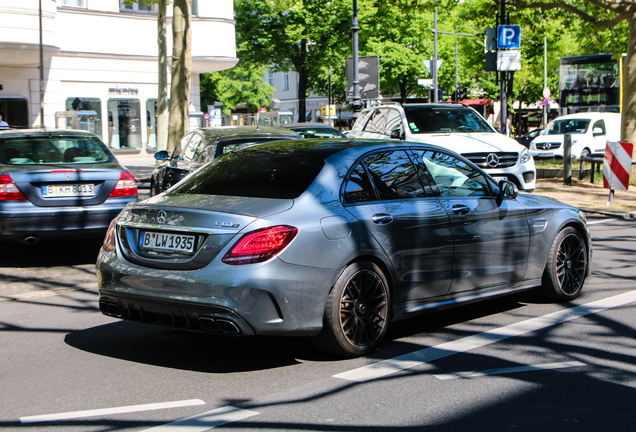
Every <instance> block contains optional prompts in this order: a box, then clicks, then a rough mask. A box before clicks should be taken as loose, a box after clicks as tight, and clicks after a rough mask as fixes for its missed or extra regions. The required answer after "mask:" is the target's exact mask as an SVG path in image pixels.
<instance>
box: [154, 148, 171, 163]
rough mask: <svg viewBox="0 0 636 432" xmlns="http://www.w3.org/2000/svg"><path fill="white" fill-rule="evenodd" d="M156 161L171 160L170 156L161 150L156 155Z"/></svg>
mask: <svg viewBox="0 0 636 432" xmlns="http://www.w3.org/2000/svg"><path fill="white" fill-rule="evenodd" d="M155 159H157V160H160V161H164V160H168V159H170V155H169V154H168V152H167V151H166V150H159V151H158V152H157V153H155Z"/></svg>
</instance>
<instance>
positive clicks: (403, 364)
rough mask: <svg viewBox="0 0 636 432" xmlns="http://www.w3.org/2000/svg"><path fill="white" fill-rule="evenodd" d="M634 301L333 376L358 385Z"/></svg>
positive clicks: (594, 306)
mask: <svg viewBox="0 0 636 432" xmlns="http://www.w3.org/2000/svg"><path fill="white" fill-rule="evenodd" d="M634 301H636V291H629V292H626V293H623V294H619V295H616V296H613V297H608V298H605V299H602V300H598V301H595V302H591V303H587V304H584V305H580V306H575V307H573V308H569V309H564V310H561V311H558V312H554V313H551V314H548V315H544V316H540V317H536V318H531V319H529V320H525V321H521V322H518V323H515V324H511V325H508V326H505V327H500V328H497V329H493V330H489V331H487V332H483V333H479V334H476V335H473V336H468V337H465V338H462V339H458V340H455V341H450V342H446V343H443V344H440V345H437V346H434V347H430V348H425V349H422V350H419V351H415V352H412V353H408V354H404V355H401V356H399V357H395V358H392V359H387V360H383V361H381V362H378V363H374V364H371V365H368V366H363V367H361V368H357V369H353V370H350V371H347V372H342V373H339V374H337V375H334V376H333V377H334V378H340V379H345V380H350V381H357V382H366V381H371V380H374V379H378V378H382V377H384V376H386V375H390V374H393V373H396V372H400V371H403V370H406V369H410V368H413V367H416V366H420V365H423V364H425V363H428V362H431V361H434V360H437V359H441V358H444V357H448V356H451V355H453V354H458V353H463V352H466V351H470V350H472V349H475V348H480V347H483V346H486V345H490V344H493V343H495V342H500V341H502V340H505V339H508V338H511V337H514V336H519V335H522V334H525V333H529V332H533V331H536V330H541V329H543V328H546V327H550V326H554V325H556V324H560V323H563V322H566V321H571V320H573V319H576V318H580V317H583V316H586V315H590V314H595V313H599V312H602V311H604V310H606V309H611V308H614V307H618V306H623V305H625V304H628V303H632V302H634Z"/></svg>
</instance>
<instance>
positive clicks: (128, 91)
mask: <svg viewBox="0 0 636 432" xmlns="http://www.w3.org/2000/svg"><path fill="white" fill-rule="evenodd" d="M137 94H139V89H138V88H131V87H128V88H126V87H124V88H119V87H115V88H112V87H111V88H109V89H108V95H109V96H112V95H117V96H119V95H124V96H126V95H137Z"/></svg>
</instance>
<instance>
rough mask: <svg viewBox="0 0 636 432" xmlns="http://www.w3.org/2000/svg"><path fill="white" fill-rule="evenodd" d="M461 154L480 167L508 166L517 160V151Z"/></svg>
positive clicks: (514, 163) (513, 164)
mask: <svg viewBox="0 0 636 432" xmlns="http://www.w3.org/2000/svg"><path fill="white" fill-rule="evenodd" d="M463 156H464V157H465V158H468V160H469V161H471V162H472V163H474V164H475V165H477V166H478V167H479V168H482V169H489V168H508V167H511V166H515V165H516V164H517V161H518V160H519V153H503V152H500V153H495V152H491V153H470V154H464V155H463Z"/></svg>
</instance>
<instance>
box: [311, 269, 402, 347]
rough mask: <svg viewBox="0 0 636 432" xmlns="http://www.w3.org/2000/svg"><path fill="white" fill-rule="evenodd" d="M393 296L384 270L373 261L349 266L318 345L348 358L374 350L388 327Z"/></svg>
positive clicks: (327, 310) (333, 295)
mask: <svg viewBox="0 0 636 432" xmlns="http://www.w3.org/2000/svg"><path fill="white" fill-rule="evenodd" d="M389 305H390V296H389V290H388V284H387V281H386V278H385V277H384V275H383V273H382V271H381V270H380V269H379V268H378V266H376V265H375V264H373V263H370V262H359V263H354V264H352V265H350V266H349V267H347V268H346V269H345V271H344V272H343V273H342V275H341V276H340V278H339V279H338V282H337V283H336V285H335V286H334V288H333V290H332V292H331V294H330V295H329V298H328V299H327V305H326V307H325V319H324V327H323V330H322V331H321V332H320V334H319V335H318V336H317V337H316V338H315V339H314V342H315V343H316V345H317V346H318V347H319V348H321V349H323V350H325V351H329V352H332V353H334V354H337V355H340V356H344V357H357V356H362V355H366V354H368V353H370V352H371V351H373V350H374V349H375V348H376V347H377V345H378V344H379V343H380V341H381V340H382V339H383V338H384V335H385V334H386V330H387V327H388V319H389V310H390V309H389Z"/></svg>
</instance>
